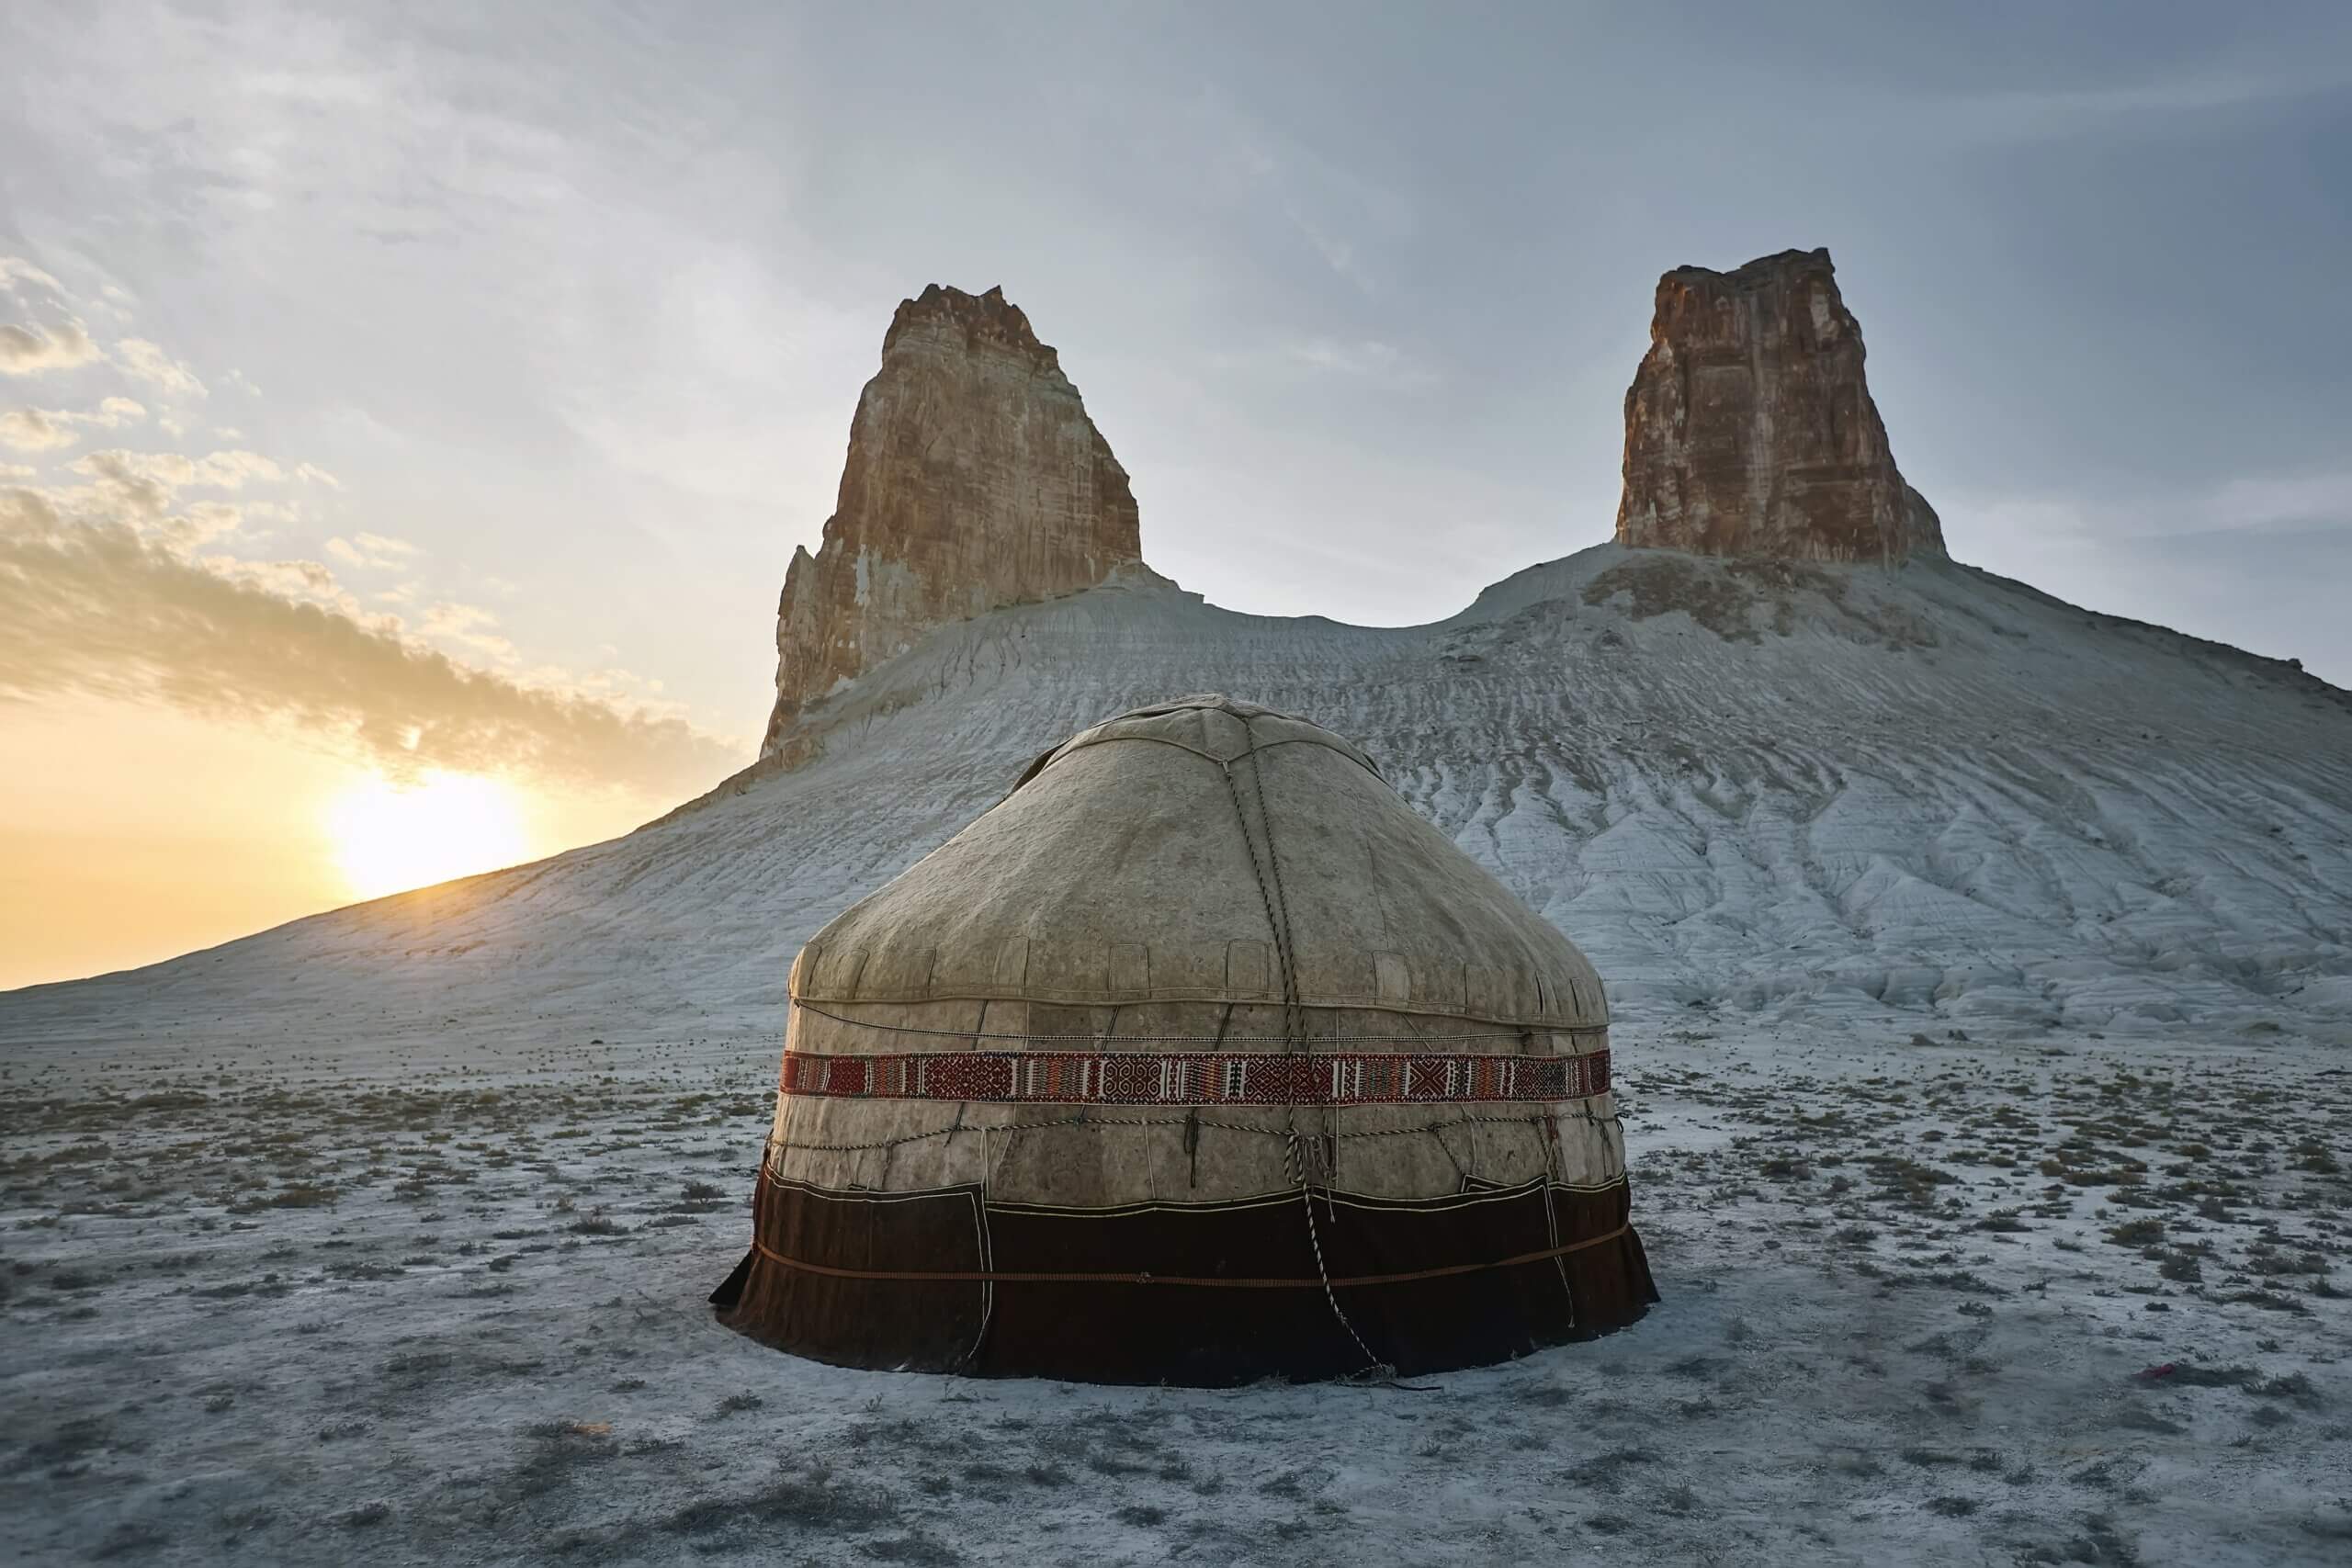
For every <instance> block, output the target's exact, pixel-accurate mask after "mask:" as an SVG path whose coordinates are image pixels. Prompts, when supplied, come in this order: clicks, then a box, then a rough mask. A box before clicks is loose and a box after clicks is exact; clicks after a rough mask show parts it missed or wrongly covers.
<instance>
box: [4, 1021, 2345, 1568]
mask: <svg viewBox="0 0 2352 1568" xmlns="http://www.w3.org/2000/svg"><path fill="white" fill-rule="evenodd" d="M773 1052H774V1042H773V1040H772V1039H767V1038H762V1037H759V1036H757V1035H755V1034H752V1033H751V1032H748V1031H747V1032H730V1033H729V1036H728V1037H724V1038H719V1037H709V1038H706V1037H699V1036H697V1037H691V1038H686V1039H677V1040H662V1039H643V1040H635V1039H624V1038H620V1037H618V1036H617V1035H616V1037H614V1038H613V1039H611V1040H609V1041H606V1040H603V1039H597V1040H594V1041H577V1040H571V1039H546V1040H540V1041H537V1042H533V1043H528V1044H517V1045H514V1046H512V1047H509V1048H505V1049H498V1048H494V1047H490V1046H484V1045H481V1044H480V1043H476V1044H473V1045H469V1047H468V1048H467V1049H466V1050H465V1051H463V1052H462V1053H451V1054H450V1055H447V1057H446V1058H439V1059H436V1058H435V1055H433V1053H432V1052H431V1051H430V1050H428V1049H425V1048H424V1047H422V1046H420V1045H419V1044H417V1043H415V1042H410V1043H407V1044H406V1045H404V1046H403V1047H402V1048H401V1049H400V1050H399V1051H397V1052H392V1051H386V1052H380V1053H376V1054H374V1055H370V1054H369V1053H368V1051H366V1050H364V1049H351V1048H346V1049H344V1050H340V1051H337V1052H334V1053H323V1052H322V1053H317V1054H311V1055H304V1054H300V1053H296V1052H292V1051H288V1050H285V1049H282V1048H280V1049H270V1050H266V1051H265V1050H262V1049H259V1048H244V1047H240V1046H239V1045H237V1044H236V1043H234V1037H233V1036H228V1035H223V1036H217V1037H212V1038H209V1039H207V1040H205V1041H203V1042H200V1043H191V1044H186V1045H183V1046H180V1047H176V1048H174V1049H170V1050H162V1049H158V1050H156V1051H153V1052H149V1053H145V1054H142V1053H141V1052H138V1051H124V1050H122V1049H119V1048H103V1049H102V1048H100V1047H98V1046H96V1045H90V1046H83V1045H76V1044H74V1043H54V1044H49V1045H44V1046H42V1047H40V1049H38V1050H36V1051H30V1052H25V1053H18V1054H13V1055H12V1056H11V1058H10V1060H9V1062H8V1064H7V1066H6V1068H5V1069H0V1071H4V1072H5V1077H4V1078H0V1087H5V1090H6V1093H5V1097H0V1146H5V1148H6V1156H5V1163H0V1320H4V1321H5V1325H6V1332H5V1334H0V1551H6V1552H7V1553H9V1554H10V1555H12V1556H14V1557H15V1558H17V1559H18V1560H22V1561H31V1562H72V1561H83V1560H89V1561H119V1562H134V1563H156V1564H165V1563H181V1562H205V1563H212V1562H264V1561H266V1562H336V1563H339V1562H433V1563H444V1562H530V1561H541V1560H547V1561H564V1562H711V1563H728V1562H745V1563H749V1562H762V1563H772V1562H810V1563H829V1562H869V1561H870V1562H910V1563H950V1562H972V1563H1024V1564H1025V1563H1046V1562H1072V1563H1089V1564H1100V1563H1122V1562H1135V1563H1141V1562H1162V1561H1188V1562H1214V1563H1225V1562H1250V1563H1255V1562H1266V1563H1285V1564H1293V1563H1314V1562H1348V1563H1358V1562H1416V1563H1419V1562H1427V1563H1440V1562H1445V1563H1460V1562H1658V1563H1678V1564H1679V1563H1691V1564H1701V1563H1735V1562H1823V1563H1849V1562H1850V1563H1881V1562H1951V1563H2011V1562H2018V1563H2040V1562H2061V1563H2063V1562H2083V1563H2098V1564H2133V1563H2142V1564H2150V1565H2154V1564H2172V1563H2178V1564H2200V1565H2217V1564H2230V1563H2245V1564H2257V1563H2259V1564H2278V1563H2294V1562H2311V1563H2323V1562H2334V1563H2340V1562H2345V1561H2346V1560H2347V1557H2352V1480H2347V1477H2352V1375H2347V1372H2346V1363H2345V1360H2344V1351H2345V1347H2346V1346H2347V1345H2352V1303H2347V1291H2352V1287H2348V1286H2347V1284H2346V1280H2345V1275H2346V1269H2347V1265H2348V1264H2352V1223H2347V1220H2346V1214H2347V1212H2352V1175H2347V1172H2346V1167H2345V1160H2346V1149H2345V1146H2344V1129H2345V1128H2346V1127H2347V1126H2352V1056H2347V1055H2346V1052H2345V1051H2344V1049H2343V1048H2342V1046H2341V1044H2340V1043H2337V1044H2333V1045H2331V1044H2330V1043H2326V1042H2315V1041H2309V1040H2302V1039H2299V1038H2296V1037H2294V1036H2292V1035H2291V1034H2289V1033H2286V1032H2275V1031H2267V1030H2263V1029H2256V1030H2253V1031H2250V1032H2249V1031H2241V1032H2239V1033H2237V1034H2236V1035H2234V1036H2233V1037H2230V1038H2226V1039H2212V1040H2204V1041H2197V1040H2191V1039H2188V1038H2187V1037H2185V1036H2181V1035H2177V1034H2176V1035H2172V1036H2167V1037H2165V1038H2162V1039H2151V1038H2138V1039H2131V1040H2122V1039H2107V1038H2102V1037H2101V1036H2100V1035H2098V1034H2097V1033H2069V1032H2063V1031H2052V1030H2047V1029H2043V1030H2019V1031H2015V1032H2010V1033H2009V1034H2007V1035H2002V1034H1997V1033H1993V1032H1987V1033H1986V1034H1985V1036H1984V1037H1981V1038H1967V1037H1965V1035H1964V1032H1955V1031H1952V1030H1950V1029H1941V1028H1939V1030H1938V1031H1937V1032H1936V1033H1935V1034H1933V1035H1929V1034H1925V1033H1914V1034H1910V1035H1908V1036H1905V1035H1903V1034H1901V1033H1900V1032H1893V1033H1888V1034H1885V1035H1883V1036H1877V1035H1872V1034H1871V1033H1869V1032H1860V1031H1849V1032H1842V1033H1839V1032H1820V1031H1803V1030H1797V1029H1781V1030H1778V1031H1775V1030H1772V1029H1770V1028H1758V1027H1755V1026H1753V1025H1748V1024H1743V1023H1738V1022H1733V1021H1727V1020H1724V1021H1719V1020H1718V1019H1717V1018H1715V1017H1714V1016H1713V1014H1711V1013H1709V1012H1707V1011H1705V1010H1693V1011H1692V1013H1691V1020H1690V1021H1689V1022H1688V1023H1687V1025H1685V1026H1681V1027H1674V1028H1656V1027H1648V1028H1641V1029H1621V1030H1620V1039H1619V1043H1618V1056H1619V1061H1620V1064H1621V1066H1620V1076H1621V1084H1622V1092H1621V1102H1620V1109H1621V1111H1622V1113H1623V1118H1624V1121H1625V1125H1626V1129H1627V1134H1628V1140H1629V1145H1630V1148H1631V1151H1632V1158H1633V1177H1634V1199H1635V1205H1636V1217H1637V1219H1638V1221H1639V1223H1640V1224H1641V1226H1642V1229H1643V1233H1644V1235H1645V1240H1646V1242H1647V1246H1648V1249H1649V1254H1650V1258H1651V1262H1652V1265H1653V1267H1654V1269H1656V1272H1657V1279H1658V1283H1659V1287H1660V1289H1661V1291H1662V1292H1663V1294H1664V1298H1665V1299H1664V1301H1663V1303H1661V1304H1660V1305H1659V1306H1657V1307H1656V1308H1655V1309H1653V1311H1652V1312H1651V1314H1649V1316H1648V1317H1647V1318H1645V1320H1644V1321H1643V1322H1642V1323H1640V1324H1639V1325H1635V1326H1634V1327H1633V1328H1631V1329H1628V1330H1625V1331H1623V1332H1621V1333H1618V1334H1615V1335H1612V1336H1610V1337H1605V1338H1601V1339H1599V1340H1595V1341H1591V1342H1587V1343H1582V1344H1575V1345H1569V1346H1565V1347H1562V1348H1556V1349H1553V1350H1548V1351H1545V1352H1544V1353H1542V1354H1538V1355H1535V1356H1532V1357H1529V1358H1527V1359H1524V1360H1521V1361H1518V1362H1516V1363H1513V1364H1510V1365H1506V1366H1499V1367H1494V1368H1489V1369H1485V1370H1481V1371H1465V1372H1460V1373H1454V1374H1450V1375H1446V1376H1442V1377H1431V1378H1423V1379H1418V1380H1414V1381H1412V1382H1409V1383H1407V1384H1401V1385H1400V1384H1397V1383H1395V1382H1365V1383H1362V1384H1339V1385H1332V1384H1325V1385H1320V1386H1313V1385H1303V1386H1288V1385H1280V1384H1263V1385H1258V1386H1253V1387H1250V1388H1244V1389H1238V1390H1196V1389H1185V1388H1105V1387H1086V1386H1077V1385H1070V1384H1063V1383H1047V1382H997V1381H980V1380H972V1379H962V1378H955V1377H939V1376H929V1375H915V1374H901V1373H889V1372H869V1371H845V1370H842V1369H838V1368H832V1367H827V1366H821V1365H817V1364H814V1363H810V1362H808V1361H803V1360H800V1359H795V1358H792V1357H789V1356H786V1355H783V1354H780V1353H778V1352H776V1351H774V1350H770V1349H767V1348H763V1347H762V1346H759V1345H757V1344H754V1343H752V1342H750V1341H748V1340H745V1339H743V1338H741V1337H738V1336H736V1335H734V1334H731V1333H729V1332H728V1331H727V1330H725V1329H723V1328H721V1327H719V1326H718V1325H716V1324H715V1323H714V1322H713V1321H712V1319H711V1316H710V1314H709V1311H708V1309H707V1306H706V1305H705V1303H704V1297H705V1295H706V1294H707V1292H708V1291H709V1290H710V1288H711V1287H712V1286H713V1285H715V1284H716V1283H717V1282H718V1280H719V1279H720V1278H721V1277H723V1276H724V1275H725V1274H726V1272H727V1270H728V1269H729V1268H730V1267H731V1266H732V1265H733V1263H734V1261H735V1260H736V1258H738V1257H739V1256H740V1255H741V1249H742V1247H743V1245H744V1241H745V1236H746V1234H747V1230H748V1217H747V1208H746V1205H747V1201H748V1195H749V1193H750V1190H751V1179H752V1168H753V1164H754V1161H755V1159H756V1157H757V1151H758V1148H759V1145H760V1140H761V1138H762V1136H763V1133H764V1130H765V1123H766V1120H767V1117H768V1115H769V1112H770V1110H771V1093H772V1089H771V1086H772V1084H773V1081H774V1079H773V1073H774V1056H773Z"/></svg>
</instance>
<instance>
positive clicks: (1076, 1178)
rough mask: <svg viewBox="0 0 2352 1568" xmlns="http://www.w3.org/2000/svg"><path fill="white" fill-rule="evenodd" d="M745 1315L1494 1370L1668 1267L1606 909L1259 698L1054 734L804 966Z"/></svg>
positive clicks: (914, 1356) (1284, 1362) (1334, 1364)
mask: <svg viewBox="0 0 2352 1568" xmlns="http://www.w3.org/2000/svg"><path fill="white" fill-rule="evenodd" d="M780 1089H781V1092H780V1093H779V1094H778V1096H777V1100H776V1111H775V1124H774V1127H773V1129H772V1131H771V1134H770V1135H769V1138H768V1142H767V1147H766V1151H765V1154H764V1156H763V1158H762V1160H761V1163H760V1174H759V1179H758V1183H757V1188H756V1191H755V1193H754V1197H753V1201H752V1249H751V1251H750V1253H749V1254H748V1255H747V1256H746V1257H745V1258H744V1259H743V1261H742V1263H741V1265H739V1266H738V1268H737V1269H736V1270H735V1272H734V1274H733V1275H732V1276H731V1277H730V1278H729V1280H727V1282H726V1283H725V1284H724V1285H722V1286H721V1287H720V1288H719V1290H718V1292H716V1293H715V1294H714V1295H713V1296H712V1298H711V1299H712V1302H713V1303H714V1304H715V1305H716V1306H717V1307H718V1309H719V1312H720V1314H721V1317H722V1319H723V1321H725V1322H726V1323H728V1324H729V1325H732V1326H734V1327H736V1328H738V1329H740V1330H741V1331H742V1332H743V1333H745V1334H748V1335H751V1336H752V1337H756V1338H758V1339H761V1340H763V1341H765V1342H767V1343H769V1344H772V1345H775V1346H777V1347H780V1348H784V1349H786V1350H790V1351H794V1352H796V1353H797V1354H800V1355H804V1356H809V1357H813V1358H815V1359H819V1360H824V1361H831V1362H837V1363H842V1364H845V1365H850V1366H858V1367H876V1368H908V1369H922V1370H928V1371H961V1372H967V1373H974V1374H980V1375H996V1376H1025V1377H1047V1378H1060V1379H1071V1380H1079V1381H1086V1382H1124V1383H1134V1382H1174V1383H1190V1384H1217V1383H1232V1382H1247V1381H1250V1380H1254V1379H1257V1378H1261V1377H1268V1376H1274V1377H1285V1378H1290V1379H1295V1380H1304V1379H1312V1378H1329V1377H1343V1376H1349V1375H1351V1374H1359V1373H1364V1372H1372V1371H1375V1370H1377V1369H1393V1370H1394V1371H1395V1372H1397V1373H1399V1374H1405V1375H1410V1374H1414V1373H1423V1372H1430V1371H1442V1370H1446V1369H1451V1368H1456V1367H1465V1366H1474V1365H1478V1364H1482V1363H1486V1362H1491V1361H1498V1360H1502V1359H1507V1358H1509V1357H1512V1356H1517V1355H1522V1354H1525V1353H1526V1352H1528V1351H1531V1350H1533V1349H1535V1348H1539V1347H1542V1346H1546V1345H1553V1344H1557V1343H1559V1342H1562V1341H1564V1340H1568V1339H1573V1338H1578V1337H1587V1336H1590V1335H1593V1334H1598V1333H1601V1332H1605V1331H1607V1330H1609V1329H1612V1328H1616V1327H1618V1326H1620V1325H1623V1324H1626V1323H1628V1322H1631V1321H1632V1320H1633V1319H1634V1318H1635V1317H1637V1316H1639V1315H1640V1314H1641V1313H1642V1311H1643V1310H1644V1308H1645V1306H1646V1304H1647V1303H1651V1302H1654V1301H1656V1300H1657V1292H1655V1290H1654V1289H1653V1287H1652V1285H1651V1282H1650V1276H1649V1269H1648V1266H1647V1264H1646V1263H1645V1260H1644V1258H1643V1254H1642V1247H1641V1243H1640V1240H1639V1239H1638V1238H1637V1237H1636V1236H1635V1235H1634V1228H1633V1225H1632V1223H1631V1219H1630V1212H1629V1204H1628V1194H1627V1188H1626V1180H1625V1146H1624V1138H1623V1132H1622V1130H1621V1128H1620V1126H1619V1123H1618V1120H1617V1114H1616V1111H1615V1107H1614V1104H1613V1102H1612V1100H1611V1096H1610V1091H1609V1017H1608V1008H1607V1004H1606V1002H1605V1001H1604V1000H1603V998H1602V995H1601V988H1600V980H1599V979H1598V977H1597V976H1595V975H1594V974H1593V970H1592V966H1591V964H1589V963H1587V962H1586V961H1585V958H1584V955H1583V954H1582V953H1578V952H1577V949H1576V947H1575V946H1574V945H1573V944H1571V943H1570V942H1568V940H1567V939H1566V937H1564V936H1562V935H1561V934H1560V932H1559V931H1556V930H1555V929H1554V928H1553V927H1552V926H1551V925H1549V924H1547V923H1546V922H1545V921H1544V920H1543V919H1539V918H1538V917H1537V916H1536V915H1535V914H1534V913H1533V912H1532V910H1530V909H1529V908H1527V907H1526V906H1525V905H1523V904H1521V902H1520V901H1519V900H1518V899H1517V898H1516V897H1513V896H1512V895H1511V893H1510V890H1509V889H1507V888H1505V887H1504V886H1502V885H1501V884H1500V883H1499V882H1498V881H1496V880H1495V879H1494V877H1492V876H1491V875H1489V874H1487V872H1486V871H1484V870H1482V869H1481V868H1480V867H1479V866H1478V865H1477V864H1476V863H1475V862H1473V861H1472V860H1471V859H1470V858H1469V857H1468V856H1467V855H1465V854H1464V853H1463V852H1461V851H1460V850H1459V849H1457V848H1456V847H1455V846H1454V845H1453V842H1452V841H1451V840H1448V839H1447V838H1446V837H1445V835H1444V834H1442V833H1441V832H1439V831H1438V830H1437V829H1435V828H1433V827H1431V826H1430V824H1429V823H1428V822H1426V821H1424V820H1422V819H1421V818H1419V817H1418V816H1416V815H1415V814H1414V813H1413V811H1412V810H1411V809H1410V808H1409V807H1407V806H1406V805H1405V803H1404V802H1403V800H1401V799H1400V798H1399V797H1398V796H1397V795H1396V793H1395V792H1394V791H1392V790H1391V789H1390V788H1389V787H1388V786H1387V784H1385V783H1384V782H1383V781H1382V779H1381V777H1380V774H1379V772H1378V770H1377V769H1376V768H1375V767H1374V764H1373V762H1372V761H1371V760H1370V759H1369V758H1368V757H1366V756H1365V755H1364V754H1363V752H1362V751H1360V750H1357V749H1356V748H1355V747H1354V746H1352V745H1351V744H1349V743H1348V742H1347V741H1346V740H1344V739H1340V737H1339V736H1337V735H1334V734H1332V733H1331V732H1330V731H1329V730H1327V729H1323V728H1319V727H1317V726H1316V725H1314V724H1310V723H1308V722H1306V720H1304V719H1300V718H1294V717H1291V716H1286V715H1283V714H1279V713H1275V712H1272V710H1270V709H1267V708H1262V707H1258V706H1255V705H1251V704H1249V703H1243V702H1237V701H1234V700H1232V699H1230V698H1227V697H1222V696H1195V697H1186V698H1183V699H1181V700H1179V701H1175V702H1170V703H1167V704H1164V705H1159V706H1156V707H1148V708H1139V709H1137V710H1136V711H1135V712H1133V713H1129V714H1126V715H1124V716H1120V717H1118V718H1114V719H1112V720H1110V721H1109V722H1107V723H1104V724H1100V725H1097V726H1095V727H1094V728H1091V729H1089V730H1086V731H1084V732H1083V733H1081V734H1080V735H1078V736H1076V737H1074V738H1072V739H1069V740H1068V741H1066V742H1064V743H1063V744H1062V745H1060V746H1057V747H1056V748H1055V749H1054V750H1051V751H1048V752H1046V754H1045V755H1044V756H1042V757H1040V758H1038V759H1037V761H1035V763H1033V764H1032V765H1031V766H1030V767H1029V769H1028V771H1027V772H1026V773H1023V775H1022V777H1021V779H1020V781H1019V782H1018V783H1017V784H1015V785H1014V786H1013V789H1012V793H1011V794H1010V795H1007V796H1006V797H1005V798H1004V799H1003V800H1002V801H1001V802H1000V803H999V804H998V805H997V806H996V807H993V808H991V809H990V810H989V811H988V812H987V813H985V814H984V815H982V816H981V817H980V818H978V820H977V821H975V822H973V823H972V824H971V825H970V826H969V827H967V828H966V829H964V830H963V831H962V832H960V833H958V834H956V836H955V837H954V838H953V839H950V840H948V841H947V842H946V843H944V844H943V845H941V846H940V847H939V848H938V849H937V850H935V851H933V852H932V853H931V854H930V855H928V856H926V857H925V858H924V859H923V860H922V861H920V862H919V863H916V864H915V865H914V866H913V867H911V868H910V870H908V871H907V872H906V874H903V875H901V876H900V877H899V878H898V879H897V880H896V881H894V882H892V883H890V884H889V885H888V886H886V887H884V888H882V889H881V890H880V891H879V892H876V893H875V894H874V895H872V896H871V897H867V898H865V899H864V900H863V901H861V902H860V903H858V904H856V905H854V906H853V907H852V908H849V909H848V910H847V911H845V912H844V913H843V914H842V916H841V917H840V918H839V919H835V920H834V921H833V922H832V923H831V925H828V926H827V927H825V928H824V929H823V930H822V931H819V932H818V933H817V935H816V936H815V938H813V939H812V940H811V941H810V942H809V944H808V945H807V946H806V947H804V948H803V949H802V950H801V952H800V955H799V957H798V959H797V961H796V962H795V963H794V964H793V967H792V982H791V1014H790V1018H789V1021H788V1022H787V1024H786V1034H785V1050H784V1068H783V1074H782V1080H781V1085H780Z"/></svg>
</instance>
